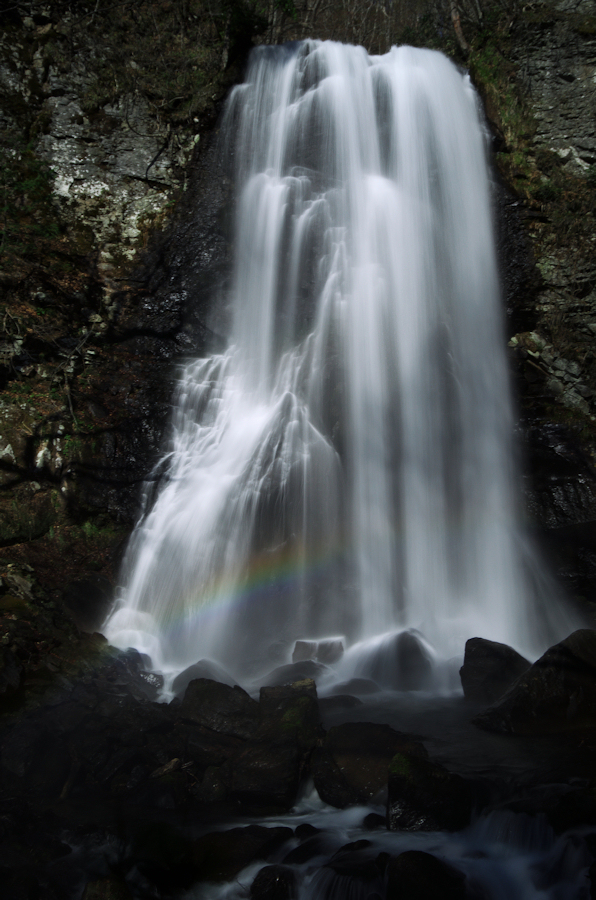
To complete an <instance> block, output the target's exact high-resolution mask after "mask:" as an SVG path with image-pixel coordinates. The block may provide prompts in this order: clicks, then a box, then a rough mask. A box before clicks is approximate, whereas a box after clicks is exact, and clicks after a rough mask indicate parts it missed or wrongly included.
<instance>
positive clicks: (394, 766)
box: [389, 753, 413, 779]
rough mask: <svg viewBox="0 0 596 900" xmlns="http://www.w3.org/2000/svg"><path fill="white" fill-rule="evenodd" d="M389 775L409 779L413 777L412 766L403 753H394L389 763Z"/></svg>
mask: <svg viewBox="0 0 596 900" xmlns="http://www.w3.org/2000/svg"><path fill="white" fill-rule="evenodd" d="M389 774H390V775H398V776H401V777H402V778H408V779H411V778H412V777H413V773H412V764H411V762H410V760H409V759H408V757H407V756H405V755H404V754H403V753H396V754H395V756H394V757H393V759H392V760H391V762H390V763H389Z"/></svg>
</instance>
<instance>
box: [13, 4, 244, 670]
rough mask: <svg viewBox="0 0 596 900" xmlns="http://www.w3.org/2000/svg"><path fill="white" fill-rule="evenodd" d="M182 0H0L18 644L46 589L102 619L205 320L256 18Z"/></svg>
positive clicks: (85, 619) (48, 595) (49, 596)
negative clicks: (229, 110)
mask: <svg viewBox="0 0 596 900" xmlns="http://www.w3.org/2000/svg"><path fill="white" fill-rule="evenodd" d="M186 6H187V7H188V4H186ZM191 7H192V8H190V7H188V9H187V13H188V15H187V18H186V19H184V20H182V19H181V18H180V15H179V14H180V12H181V7H180V4H177V3H169V4H168V3H165V4H164V3H160V2H155V3H150V4H143V5H141V7H139V9H136V8H133V7H131V6H130V4H121V5H120V6H119V7H118V9H117V13H118V15H117V16H116V15H114V14H113V13H111V12H110V10H111V9H112V6H110V5H107V7H106V10H105V11H104V10H103V9H99V6H98V4H90V5H89V6H88V7H87V5H86V4H84V3H74V2H63V3H62V2H58V3H55V4H52V5H51V6H49V5H47V4H44V3H43V2H31V3H27V4H24V5H23V8H21V6H20V5H18V4H17V5H13V4H9V9H8V11H7V12H3V8H0V16H2V30H1V31H0V135H1V136H0V175H1V178H0V196H1V199H2V213H3V220H2V224H1V229H0V230H1V236H0V262H1V269H0V286H1V289H2V296H1V299H0V386H1V387H2V395H1V398H0V576H1V577H2V579H3V581H2V584H1V585H0V604H1V603H2V602H3V601H2V597H3V596H4V595H6V596H8V597H9V598H10V597H13V596H15V595H18V599H19V602H20V611H19V609H17V607H18V606H19V604H18V603H17V606H16V607H15V606H14V604H12V605H11V603H12V601H11V600H10V599H9V600H8V601H7V602H8V607H7V610H6V611H5V613H6V614H5V618H6V616H8V619H7V620H6V622H4V624H5V625H6V631H5V632H3V637H1V639H2V640H3V641H4V643H5V644H6V646H7V647H8V648H12V650H13V651H14V653H15V654H16V658H17V660H19V659H20V658H21V657H22V658H23V659H25V658H26V657H27V656H28V653H29V650H30V648H28V642H30V640H29V639H30V634H29V631H30V629H29V630H28V626H26V625H25V624H22V622H21V620H24V619H26V618H29V619H31V616H32V615H33V614H34V612H35V609H36V607H37V606H38V605H39V603H40V602H41V603H42V605H43V603H46V602H47V603H50V604H54V605H55V609H56V612H54V613H53V615H54V617H56V616H62V615H64V616H65V617H66V618H64V621H63V624H64V627H65V629H66V631H67V632H68V634H69V635H70V636H73V640H75V638H76V633H77V632H76V629H75V632H72V631H71V625H69V624H68V622H69V621H70V620H71V618H72V616H74V620H75V622H76V625H77V627H82V628H87V629H88V628H91V629H92V628H93V627H97V624H98V621H101V612H102V610H103V609H105V604H106V602H108V600H109V597H110V596H111V594H112V592H113V583H114V578H115V575H116V572H117V569H118V563H119V558H120V556H121V553H122V547H123V543H124V541H125V539H126V536H127V534H128V532H129V530H130V527H131V525H132V523H133V522H134V520H135V518H136V516H137V515H138V510H139V503H140V496H141V487H142V483H143V481H144V479H145V478H146V477H147V475H148V473H149V472H150V470H151V467H152V465H153V464H154V463H155V460H156V458H157V454H158V450H159V447H160V446H161V443H162V439H163V430H164V427H165V424H166V422H167V417H168V412H169V403H170V397H171V393H172V387H173V383H174V380H175V375H176V363H177V361H178V360H180V359H181V358H182V357H183V356H184V355H185V354H186V353H188V352H193V353H196V352H199V351H200V350H201V349H202V348H204V347H205V345H206V343H208V342H213V341H216V340H217V336H216V335H214V334H213V333H212V331H211V330H210V328H209V327H208V325H207V319H206V302H207V298H208V297H210V296H211V293H212V291H213V288H214V285H215V284H216V283H217V284H219V282H220V280H221V279H222V278H223V274H222V272H221V266H222V264H223V262H224V261H225V258H226V254H227V237H226V233H227V228H226V223H225V205H226V198H227V193H228V184H227V181H226V177H225V174H224V173H223V172H222V171H221V168H220V166H219V162H218V158H219V157H218V154H217V153H216V152H215V146H216V143H217V135H216V130H215V125H216V122H217V117H218V114H219V108H220V105H221V101H222V99H223V97H224V96H225V94H226V92H227V90H228V89H229V86H230V84H231V83H233V81H234V79H235V78H237V77H238V69H237V67H236V63H235V62H234V59H235V58H238V60H240V61H241V60H242V58H243V56H242V54H243V51H242V46H243V43H245V42H246V41H247V40H248V41H250V37H251V35H252V33H253V31H254V29H255V28H256V27H258V25H259V22H258V20H256V19H250V18H246V19H242V18H241V17H239V15H236V13H238V9H239V8H240V5H239V4H234V3H232V4H230V5H229V6H228V7H226V9H227V13H226V17H225V18H224V19H223V20H220V19H218V18H217V16H216V15H215V13H213V12H212V11H210V10H209V9H208V8H207V6H206V5H205V4H202V3H200V2H197V3H194V4H191ZM235 15H236V18H234V16H235ZM243 29H244V30H243ZM246 32H248V36H247V33H246ZM199 148H200V152H199ZM222 210H223V211H224V212H222ZM189 297H192V299H193V303H192V304H189V303H188V302H187V301H188V299H189ZM13 576H14V577H16V578H17V579H19V578H20V579H24V581H25V582H26V584H25V585H24V586H23V584H21V588H22V590H20V589H18V585H17V589H16V591H15V589H14V585H13V584H12V581H14V577H13ZM11 579H12V580H11ZM11 585H12V586H11ZM93 598H95V605H96V611H95V613H93V611H92V609H91V607H93ZM3 621H4V620H3ZM8 622H13V623H16V624H12V625H10V626H9V624H8ZM68 640H70V637H69V638H68ZM75 643H76V640H75ZM46 649H47V648H46ZM51 649H52V648H51ZM71 650H72V648H71ZM55 651H56V647H55V646H54V647H53V649H52V652H54V653H55ZM55 655H56V653H55ZM67 655H68V654H67ZM70 655H71V656H72V653H70ZM38 656H39V659H38ZM57 656H59V657H60V660H62V661H64V660H65V658H66V657H65V655H64V653H62V651H61V652H60V653H58V654H57ZM43 657H44V653H43V652H41V653H40V654H38V655H36V657H35V659H33V660H32V662H31V666H30V668H33V669H35V667H36V666H37V665H38V663H39V662H40V660H41V659H42V658H43ZM54 662H56V660H54ZM57 664H59V665H61V664H62V663H61V662H58V663H57Z"/></svg>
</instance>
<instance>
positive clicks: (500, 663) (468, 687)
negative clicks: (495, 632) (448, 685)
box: [459, 637, 530, 703]
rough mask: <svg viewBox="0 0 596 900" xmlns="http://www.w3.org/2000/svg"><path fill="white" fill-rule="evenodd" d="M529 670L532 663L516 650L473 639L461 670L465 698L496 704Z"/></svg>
mask: <svg viewBox="0 0 596 900" xmlns="http://www.w3.org/2000/svg"><path fill="white" fill-rule="evenodd" d="M529 668H530V662H529V661H528V660H527V659H525V657H523V656H521V654H520V653H518V652H517V650H514V649H513V647H509V646H508V645H507V644H500V643H499V642H498V641H487V640H486V639H485V638H479V637H475V638H470V640H469V641H466V650H465V655H464V664H463V666H462V667H461V669H460V670H459V675H460V678H461V685H462V688H463V690H464V696H465V697H466V699H468V700H480V701H482V702H485V703H494V701H495V700H498V699H499V697H501V696H502V695H503V694H504V693H505V691H506V690H507V689H508V688H510V687H511V685H512V684H513V682H514V681H517V679H518V678H519V677H520V675H523V674H524V672H526V671H527V670H528V669H529Z"/></svg>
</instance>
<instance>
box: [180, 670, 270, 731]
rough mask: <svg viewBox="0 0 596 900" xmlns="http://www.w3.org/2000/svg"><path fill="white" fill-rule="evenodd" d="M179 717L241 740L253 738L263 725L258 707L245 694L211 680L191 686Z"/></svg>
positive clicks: (191, 684)
mask: <svg viewBox="0 0 596 900" xmlns="http://www.w3.org/2000/svg"><path fill="white" fill-rule="evenodd" d="M180 716H181V717H182V718H183V719H188V720H190V721H191V722H196V723H197V724H198V725H203V726H204V727H206V728H210V729H211V730H212V731H218V732H221V733H222V734H231V735H234V736H236V737H240V738H251V737H253V736H254V734H255V732H256V730H257V728H258V726H259V723H260V715H259V704H258V703H257V701H256V700H253V699H252V697H249V695H248V694H247V693H246V691H243V690H242V688H241V687H238V685H235V686H234V687H230V686H229V685H227V684H221V683H220V682H218V681H211V679H209V678H198V679H196V680H195V681H191V682H190V684H189V685H188V687H187V688H186V693H185V694H184V700H183V701H182V703H181V705H180Z"/></svg>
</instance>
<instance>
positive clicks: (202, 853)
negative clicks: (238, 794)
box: [191, 825, 294, 882]
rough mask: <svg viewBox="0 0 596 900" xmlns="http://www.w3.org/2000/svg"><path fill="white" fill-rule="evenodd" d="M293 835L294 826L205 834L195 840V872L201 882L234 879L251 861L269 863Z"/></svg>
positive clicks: (253, 828)
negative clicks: (292, 827)
mask: <svg viewBox="0 0 596 900" xmlns="http://www.w3.org/2000/svg"><path fill="white" fill-rule="evenodd" d="M293 835H294V833H293V831H292V829H291V828H283V827H278V828H265V827H264V826H262V825H248V826H247V827H245V828H230V829H229V830H228V831H216V832H212V833H210V834H204V835H203V836H202V837H200V838H197V839H196V840H195V841H193V842H192V847H191V857H192V862H193V865H194V867H195V873H196V875H197V877H198V878H199V879H200V880H201V881H215V882H221V881H231V880H232V878H234V877H235V876H236V875H237V874H238V872H240V871H241V870H242V869H244V868H245V867H246V866H248V865H249V864H250V863H252V862H256V861H257V860H263V861H265V862H266V861H267V860H268V859H269V858H270V857H271V856H272V855H273V854H274V853H276V852H277V850H279V848H280V847H281V846H282V845H283V844H285V843H286V842H287V841H289V840H291V839H292V837H293Z"/></svg>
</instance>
